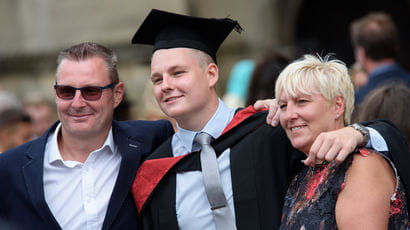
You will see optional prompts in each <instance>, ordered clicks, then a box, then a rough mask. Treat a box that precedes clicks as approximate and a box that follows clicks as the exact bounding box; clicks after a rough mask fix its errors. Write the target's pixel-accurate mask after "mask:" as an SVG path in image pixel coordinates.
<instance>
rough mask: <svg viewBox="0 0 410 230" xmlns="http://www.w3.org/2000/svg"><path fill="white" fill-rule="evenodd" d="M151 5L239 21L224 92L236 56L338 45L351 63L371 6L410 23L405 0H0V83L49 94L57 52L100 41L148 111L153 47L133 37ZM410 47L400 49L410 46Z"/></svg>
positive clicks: (132, 98)
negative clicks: (351, 29) (351, 30)
mask: <svg viewBox="0 0 410 230" xmlns="http://www.w3.org/2000/svg"><path fill="white" fill-rule="evenodd" d="M152 8H158V9H162V10H168V11H173V12H177V13H184V14H190V15H194V16H204V17H217V18H221V17H230V18H233V19H236V20H238V21H239V22H240V23H241V25H242V27H243V28H244V31H243V32H242V33H241V34H236V33H235V32H233V33H232V34H231V35H230V36H229V37H228V39H227V41H226V42H225V43H224V45H223V46H222V47H221V49H220V51H219V53H218V64H219V66H220V71H221V78H222V81H221V82H220V84H219V88H218V91H219V93H220V95H222V94H223V93H224V91H225V84H226V80H227V76H228V75H229V72H230V69H231V68H232V66H233V64H234V63H235V62H237V61H239V60H241V59H244V58H252V59H255V58H258V56H259V55H261V54H262V53H263V52H265V51H266V50H269V49H274V50H279V51H280V52H282V53H284V54H285V55H287V56H288V57H289V58H295V57H297V56H298V55H300V53H304V52H319V53H322V54H323V53H328V52H333V53H335V54H336V55H337V56H338V57H339V58H341V59H342V60H344V61H345V62H346V63H348V64H350V63H352V60H353V53H352V51H351V46H350V42H349V35H348V25H349V23H350V22H351V21H352V20H353V19H354V18H357V17H359V16H361V15H363V14H365V13H366V12H368V11H371V10H386V11H388V12H390V13H392V14H393V17H394V18H395V19H396V20H397V21H398V22H399V24H400V25H399V27H400V28H410V20H409V18H410V14H409V1H408V0H396V1H395V2H394V3H392V2H391V1H387V0H374V1H364V0H356V1H353V0H346V1H337V2H335V1H328V0H116V1H113V0H86V1H81V0H70V1H56V0H0V28H1V32H0V87H2V88H4V89H7V90H10V91H12V92H14V93H15V94H16V95H17V96H18V97H19V98H20V99H21V100H26V99H27V98H33V97H45V98H49V99H51V100H52V99H53V90H52V85H53V84H54V74H55V67H56V63H55V59H56V56H57V52H58V51H59V50H61V49H64V48H67V47H69V46H71V45H73V44H76V43H80V42H84V41H95V42H98V43H101V44H104V45H106V46H108V47H110V48H112V49H114V51H115V52H116V53H117V56H118V57H119V72H120V78H121V80H122V81H123V82H125V84H126V87H127V93H126V96H127V99H128V101H129V102H130V105H131V117H130V118H144V117H145V116H144V103H143V98H148V100H150V97H149V92H144V91H146V89H147V87H146V86H147V80H148V76H149V58H150V54H151V49H150V48H149V47H146V46H142V45H137V46H136V45H131V43H130V40H131V37H132V35H133V33H134V32H135V30H136V28H137V27H138V26H139V24H140V23H141V22H142V20H143V18H144V17H145V16H146V15H147V13H148V12H149V11H150V10H151V9H152ZM403 30H404V29H403ZM406 31H407V30H406ZM402 37H403V39H406V40H407V41H408V40H409V37H410V32H409V31H407V32H403V35H402ZM409 47H410V44H407V45H405V46H403V47H402V48H403V50H404V51H409V50H410V48H409ZM403 53H404V54H403V58H402V62H403V63H404V65H405V66H406V67H409V66H410V65H409V54H408V53H410V52H403ZM406 53H407V56H406ZM147 95H148V96H147ZM151 99H152V98H151ZM144 100H145V99H144ZM154 106H155V105H154Z"/></svg>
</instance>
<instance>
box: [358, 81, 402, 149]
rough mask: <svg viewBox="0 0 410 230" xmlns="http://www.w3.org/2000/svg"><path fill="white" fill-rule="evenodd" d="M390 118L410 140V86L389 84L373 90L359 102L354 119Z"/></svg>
mask: <svg viewBox="0 0 410 230" xmlns="http://www.w3.org/2000/svg"><path fill="white" fill-rule="evenodd" d="M372 119H388V120H390V121H392V122H393V123H394V124H395V125H396V126H397V127H398V128H399V129H400V130H401V131H402V133H403V134H404V135H405V136H406V138H407V140H408V141H409V140H410V88H409V87H407V86H406V85H400V84H387V85H383V86H380V87H378V88H376V89H374V90H372V91H371V92H370V93H369V94H368V95H367V96H366V97H365V98H364V100H363V101H362V103H360V104H359V106H358V107H357V112H356V113H355V117H354V118H353V121H363V120H372Z"/></svg>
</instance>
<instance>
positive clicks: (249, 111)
mask: <svg viewBox="0 0 410 230" xmlns="http://www.w3.org/2000/svg"><path fill="white" fill-rule="evenodd" d="M264 110H267V109H261V110H255V108H254V107H253V106H252V105H250V106H248V107H246V108H244V109H242V110H240V111H239V112H237V113H236V114H235V116H234V117H233V118H232V121H231V122H229V124H228V125H227V126H226V127H225V129H224V131H223V132H222V134H224V133H226V132H228V131H229V130H231V129H232V128H233V127H235V126H237V125H238V124H240V123H241V122H242V121H244V120H245V119H246V118H248V117H250V116H252V115H254V114H255V113H257V112H260V111H264Z"/></svg>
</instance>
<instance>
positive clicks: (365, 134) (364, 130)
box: [349, 123, 370, 147]
mask: <svg viewBox="0 0 410 230" xmlns="http://www.w3.org/2000/svg"><path fill="white" fill-rule="evenodd" d="M349 127H352V128H354V129H355V130H357V131H359V132H360V133H361V134H362V135H363V142H362V143H360V144H359V145H358V146H357V147H364V146H366V145H367V143H368V142H369V140H370V132H369V130H368V129H367V128H366V127H365V126H363V125H361V124H358V123H354V124H351V125H349Z"/></svg>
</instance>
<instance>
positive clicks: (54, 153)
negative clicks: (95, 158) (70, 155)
mask: <svg viewBox="0 0 410 230" xmlns="http://www.w3.org/2000/svg"><path fill="white" fill-rule="evenodd" d="M60 130H61V123H59V124H58V125H57V127H56V129H55V130H54V133H52V134H51V135H50V137H49V138H48V141H47V147H46V151H48V152H49V155H48V156H49V157H48V163H49V164H52V163H54V162H57V161H60V162H65V161H64V159H63V158H62V157H61V153H60V150H59V148H58V142H57V137H58V133H59V132H60ZM107 147H108V148H109V149H110V151H109V152H110V153H114V152H115V143H114V138H113V134H112V127H111V128H110V131H109V132H108V136H107V138H106V139H105V141H104V144H103V145H102V146H101V148H99V149H97V150H94V151H93V152H97V151H100V150H102V149H105V148H107Z"/></svg>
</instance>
